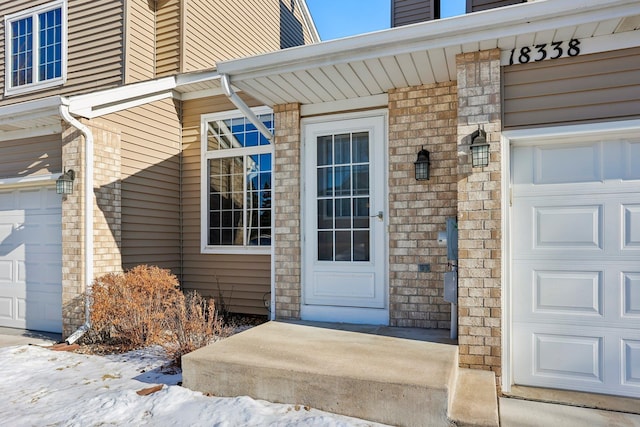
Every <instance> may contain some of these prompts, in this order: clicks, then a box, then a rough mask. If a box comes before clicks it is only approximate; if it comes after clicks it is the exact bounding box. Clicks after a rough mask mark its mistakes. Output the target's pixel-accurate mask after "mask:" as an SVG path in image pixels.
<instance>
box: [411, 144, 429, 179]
mask: <svg viewBox="0 0 640 427" xmlns="http://www.w3.org/2000/svg"><path fill="white" fill-rule="evenodd" d="M413 164H414V165H415V167H416V181H422V180H426V179H429V166H430V165H431V162H430V161H429V152H428V151H427V150H425V149H424V147H422V149H421V150H420V151H418V159H417V160H416V161H415V162H414V163H413Z"/></svg>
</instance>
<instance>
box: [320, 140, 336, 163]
mask: <svg viewBox="0 0 640 427" xmlns="http://www.w3.org/2000/svg"><path fill="white" fill-rule="evenodd" d="M317 152H318V166H326V165H331V164H333V137H332V136H321V137H318V141H317Z"/></svg>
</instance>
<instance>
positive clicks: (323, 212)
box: [318, 200, 333, 230]
mask: <svg viewBox="0 0 640 427" xmlns="http://www.w3.org/2000/svg"><path fill="white" fill-rule="evenodd" d="M332 228H333V200H318V229H320V230H326V229H328V230H331V229H332Z"/></svg>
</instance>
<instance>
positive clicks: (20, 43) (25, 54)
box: [11, 17, 33, 86]
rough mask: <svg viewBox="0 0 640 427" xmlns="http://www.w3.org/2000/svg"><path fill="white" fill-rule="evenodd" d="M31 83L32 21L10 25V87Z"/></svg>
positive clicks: (26, 19)
mask: <svg viewBox="0 0 640 427" xmlns="http://www.w3.org/2000/svg"><path fill="white" fill-rule="evenodd" d="M30 83H33V19H32V18H30V17H29V18H24V19H20V20H17V21H13V22H12V23H11V85H12V86H22V85H26V84H30Z"/></svg>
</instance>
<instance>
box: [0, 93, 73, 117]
mask: <svg viewBox="0 0 640 427" xmlns="http://www.w3.org/2000/svg"><path fill="white" fill-rule="evenodd" d="M63 102H64V101H63V98H62V97H61V96H50V97H47V98H41V99H36V100H34V101H26V102H20V103H17V104H11V105H5V106H3V107H0V119H7V118H10V119H11V120H15V119H17V118H19V117H20V116H25V115H28V114H33V113H34V112H38V111H49V110H52V111H55V112H56V114H57V111H58V108H59V107H60V105H62V104H63Z"/></svg>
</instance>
